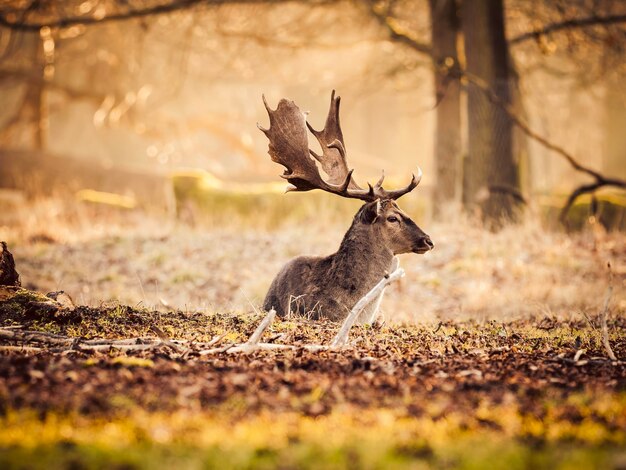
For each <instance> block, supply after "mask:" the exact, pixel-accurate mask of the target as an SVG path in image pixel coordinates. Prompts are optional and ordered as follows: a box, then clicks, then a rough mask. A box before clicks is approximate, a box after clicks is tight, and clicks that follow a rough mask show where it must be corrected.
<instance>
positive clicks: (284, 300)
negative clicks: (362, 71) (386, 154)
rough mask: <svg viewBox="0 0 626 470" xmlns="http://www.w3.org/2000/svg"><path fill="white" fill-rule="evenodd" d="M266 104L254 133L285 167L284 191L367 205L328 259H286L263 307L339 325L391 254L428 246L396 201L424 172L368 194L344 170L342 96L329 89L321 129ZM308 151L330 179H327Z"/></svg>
mask: <svg viewBox="0 0 626 470" xmlns="http://www.w3.org/2000/svg"><path fill="white" fill-rule="evenodd" d="M263 103H264V104H265V108H266V109H267V112H268V114H269V119H270V127H269V129H264V128H263V127H261V126H260V125H258V127H259V129H260V130H261V131H263V132H264V133H265V135H266V136H267V137H268V139H269V155H270V157H271V159H272V160H273V161H274V162H276V163H279V164H281V165H283V166H284V167H285V168H286V170H285V172H284V173H283V175H282V177H283V178H285V179H286V180H287V181H288V182H289V183H290V185H289V186H288V188H287V191H310V190H312V189H321V190H323V191H327V192H329V193H332V194H337V195H338V196H341V197H346V198H355V199H360V200H362V201H365V204H364V205H363V206H362V207H361V208H360V209H359V211H358V212H357V213H356V215H355V216H354V220H353V222H352V226H351V227H350V229H349V230H348V232H347V233H346V234H345V236H344V238H343V241H342V242H341V245H340V247H339V250H338V251H337V252H336V253H334V254H332V255H330V256H326V257H317V256H301V257H298V258H295V259H292V260H291V261H289V262H288V263H287V264H286V265H285V266H284V267H283V268H282V269H281V271H280V272H279V273H278V275H277V276H276V278H275V279H274V281H273V282H272V284H271V286H270V288H269V291H268V292H267V295H266V297H265V301H264V303H263V308H264V309H265V310H268V311H269V310H270V309H272V308H274V309H275V310H276V312H277V313H278V315H280V316H286V315H288V314H290V313H293V314H298V315H304V316H308V317H309V318H313V319H319V318H328V319H331V320H334V321H340V320H342V319H344V318H345V317H346V316H347V315H348V313H349V312H350V310H351V309H352V307H353V306H354V305H355V304H356V303H357V302H358V301H359V299H360V298H361V297H363V296H364V295H365V294H367V292H369V291H370V290H371V289H372V287H374V285H376V283H378V282H379V281H380V280H381V279H382V278H383V277H384V276H385V275H386V274H387V273H388V271H389V270H390V268H391V265H392V261H393V258H394V256H395V255H399V254H401V253H411V252H412V253H426V252H427V251H429V250H431V249H432V248H433V243H432V242H431V240H430V238H429V236H428V235H426V234H425V233H424V232H423V231H422V230H421V229H420V228H419V227H418V226H417V225H416V224H415V222H413V221H412V220H411V219H410V218H409V217H408V216H407V215H406V214H405V213H404V212H403V211H402V210H401V209H400V208H399V207H398V205H397V204H396V202H395V200H396V199H398V198H400V197H401V196H403V195H405V194H407V193H408V192H410V191H412V190H413V189H414V188H415V187H416V186H417V185H418V184H419V182H420V179H421V177H422V172H421V170H419V171H418V175H417V177H416V176H415V175H413V177H412V178H411V182H410V183H409V184H408V185H407V186H406V187H404V188H402V189H396V190H392V191H387V190H385V189H384V188H383V186H382V185H383V180H384V172H383V176H382V177H381V178H380V180H379V181H378V182H377V183H376V184H375V185H374V186H372V185H370V184H369V183H368V189H363V188H361V187H360V186H359V185H357V184H356V182H355V181H354V179H353V178H352V172H353V170H348V163H347V160H346V150H345V144H344V141H343V134H342V131H341V127H340V124H339V103H340V98H339V97H335V92H334V91H333V92H332V95H331V101H330V109H329V111H328V117H327V118H326V124H325V126H324V128H323V129H322V130H321V131H316V130H315V129H313V127H311V125H310V124H309V123H308V122H306V116H305V114H304V113H303V112H302V111H300V109H299V108H298V106H296V104H295V103H294V102H293V101H288V100H285V99H282V100H280V102H279V103H278V107H277V108H276V110H272V109H271V108H270V107H269V106H268V104H267V101H266V100H265V96H263ZM307 127H308V129H309V130H310V131H311V133H312V134H313V135H314V136H315V137H316V138H317V140H318V142H319V143H320V145H321V147H322V155H318V154H316V153H315V152H313V151H312V150H310V149H309V144H308V138H307ZM309 153H310V154H311V155H312V156H313V157H314V158H315V160H317V161H318V162H319V164H320V165H321V167H322V169H323V170H324V172H325V173H326V175H328V178H327V180H325V179H324V178H322V176H321V174H320V172H319V169H318V167H317V164H316V163H315V160H313V158H311V157H310V156H309ZM381 298H382V294H381V295H380V296H379V297H378V299H376V300H375V301H374V302H373V303H372V304H370V306H369V307H368V308H366V309H365V310H364V311H363V313H361V315H360V316H359V318H358V319H357V321H358V322H359V323H372V322H373V321H374V320H375V317H376V315H377V312H378V308H379V305H380V300H381Z"/></svg>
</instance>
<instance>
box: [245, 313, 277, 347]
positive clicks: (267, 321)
mask: <svg viewBox="0 0 626 470" xmlns="http://www.w3.org/2000/svg"><path fill="white" fill-rule="evenodd" d="M275 316H276V310H274V309H271V310H270V311H269V312H267V315H266V316H265V318H264V319H263V321H261V323H259V326H257V328H256V330H254V333H252V336H250V339H248V341H247V342H246V344H247V345H248V346H254V345H256V344H258V342H259V341H260V340H261V336H263V333H264V332H265V330H267V328H268V327H269V326H270V325H271V324H272V322H273V321H274V317H275Z"/></svg>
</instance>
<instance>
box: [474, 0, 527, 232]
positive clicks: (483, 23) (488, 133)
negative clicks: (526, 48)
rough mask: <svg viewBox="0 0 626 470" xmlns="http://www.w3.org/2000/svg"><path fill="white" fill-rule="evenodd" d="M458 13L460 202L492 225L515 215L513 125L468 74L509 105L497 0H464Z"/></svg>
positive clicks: (516, 184)
mask: <svg viewBox="0 0 626 470" xmlns="http://www.w3.org/2000/svg"><path fill="white" fill-rule="evenodd" d="M462 13H463V33H464V37H465V55H466V59H467V72H468V77H469V83H468V103H467V104H468V109H467V113H468V157H467V158H468V160H467V165H466V172H465V174H464V178H465V180H464V185H463V186H464V190H465V191H466V194H464V196H463V200H464V204H465V207H466V209H467V210H469V211H472V212H474V211H476V210H478V211H479V212H480V213H481V215H482V217H483V220H484V221H485V223H486V224H487V225H489V226H490V227H492V228H497V227H498V226H500V225H501V224H502V223H503V222H505V221H507V220H512V219H515V217H516V215H517V211H516V198H515V196H516V195H519V176H518V162H517V161H516V160H515V158H514V155H513V133H512V127H513V123H512V121H511V119H510V118H509V116H508V115H507V113H506V112H505V110H504V109H502V107H501V106H498V104H495V103H494V102H493V101H492V100H490V99H489V97H488V95H487V94H486V93H485V92H484V90H481V89H480V88H479V87H478V86H476V84H475V83H472V78H473V77H476V78H477V79H478V80H481V81H482V82H484V84H485V85H486V86H488V87H489V89H490V90H491V91H493V92H494V93H495V94H497V96H498V97H499V100H500V101H502V102H503V103H505V104H507V105H508V104H510V103H511V91H510V83H509V79H510V76H509V67H510V66H511V64H510V63H509V54H508V46H507V42H506V38H505V34H504V11H503V4H502V0H475V1H471V2H470V1H465V2H463V11H462Z"/></svg>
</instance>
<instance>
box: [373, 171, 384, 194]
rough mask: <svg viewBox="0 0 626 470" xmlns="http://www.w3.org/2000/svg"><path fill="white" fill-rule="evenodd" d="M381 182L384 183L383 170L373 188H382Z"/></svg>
mask: <svg viewBox="0 0 626 470" xmlns="http://www.w3.org/2000/svg"><path fill="white" fill-rule="evenodd" d="M383 181H385V170H382V175H380V179H379V180H378V181H377V182H376V184H375V185H374V187H375V188H378V189H380V188H382V187H383Z"/></svg>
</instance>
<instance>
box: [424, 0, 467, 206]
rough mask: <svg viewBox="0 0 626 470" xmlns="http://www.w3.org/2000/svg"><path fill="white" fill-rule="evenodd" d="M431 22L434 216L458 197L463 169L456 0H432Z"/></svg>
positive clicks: (430, 1)
mask: <svg viewBox="0 0 626 470" xmlns="http://www.w3.org/2000/svg"><path fill="white" fill-rule="evenodd" d="M429 6H430V17H431V24H432V33H431V40H432V46H433V62H434V66H435V67H434V82H435V90H436V96H437V102H438V105H437V111H436V112H437V123H436V130H435V165H436V168H437V185H436V186H435V194H434V207H435V210H434V213H435V216H436V215H437V214H438V213H439V212H440V209H441V208H442V207H443V206H445V205H446V204H450V203H452V202H455V201H456V200H457V199H458V193H459V191H458V189H457V188H458V186H459V175H460V172H461V168H460V166H461V85H460V82H459V59H458V54H457V37H458V32H459V21H458V12H457V5H456V0H429Z"/></svg>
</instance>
